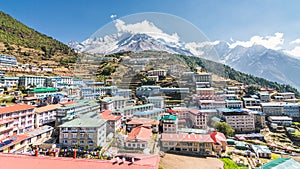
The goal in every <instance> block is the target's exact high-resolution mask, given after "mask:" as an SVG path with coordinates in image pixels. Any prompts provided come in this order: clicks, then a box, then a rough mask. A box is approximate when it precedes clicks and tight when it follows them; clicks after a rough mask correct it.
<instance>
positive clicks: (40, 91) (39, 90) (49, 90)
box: [29, 87, 57, 93]
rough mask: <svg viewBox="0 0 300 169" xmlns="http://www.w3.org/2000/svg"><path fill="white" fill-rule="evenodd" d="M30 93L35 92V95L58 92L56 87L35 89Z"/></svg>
mask: <svg viewBox="0 0 300 169" xmlns="http://www.w3.org/2000/svg"><path fill="white" fill-rule="evenodd" d="M29 92H33V93H45V92H57V89H56V88H54V87H40V88H34V89H33V90H30V91H29Z"/></svg>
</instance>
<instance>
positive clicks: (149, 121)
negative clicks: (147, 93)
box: [126, 117, 159, 125]
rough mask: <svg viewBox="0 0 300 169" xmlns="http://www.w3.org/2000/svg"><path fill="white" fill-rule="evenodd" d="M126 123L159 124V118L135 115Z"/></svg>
mask: <svg viewBox="0 0 300 169" xmlns="http://www.w3.org/2000/svg"><path fill="white" fill-rule="evenodd" d="M126 124H136V125H139V124H140V125H158V124H159V121H158V120H153V119H148V118H138V117H133V118H131V119H130V121H128V122H126Z"/></svg>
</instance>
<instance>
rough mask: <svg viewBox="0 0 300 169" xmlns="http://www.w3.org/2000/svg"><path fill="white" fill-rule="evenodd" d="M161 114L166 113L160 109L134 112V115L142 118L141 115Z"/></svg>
mask: <svg viewBox="0 0 300 169" xmlns="http://www.w3.org/2000/svg"><path fill="white" fill-rule="evenodd" d="M159 112H164V109H160V108H153V109H152V110H146V111H141V112H134V113H133V115H136V116H140V115H151V114H155V113H159Z"/></svg>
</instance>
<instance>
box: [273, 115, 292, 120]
mask: <svg viewBox="0 0 300 169" xmlns="http://www.w3.org/2000/svg"><path fill="white" fill-rule="evenodd" d="M268 118H269V119H270V120H290V121H292V120H293V119H292V118H291V117H288V116H269V117H268Z"/></svg>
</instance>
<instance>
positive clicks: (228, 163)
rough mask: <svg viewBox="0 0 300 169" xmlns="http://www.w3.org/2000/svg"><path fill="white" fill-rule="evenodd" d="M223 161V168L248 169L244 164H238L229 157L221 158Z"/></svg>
mask: <svg viewBox="0 0 300 169" xmlns="http://www.w3.org/2000/svg"><path fill="white" fill-rule="evenodd" d="M221 161H223V163H224V169H248V167H246V166H238V165H237V164H236V163H235V162H233V161H232V160H231V159H230V158H221Z"/></svg>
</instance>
